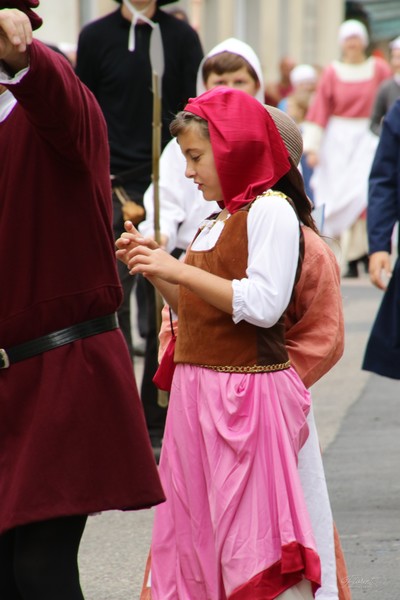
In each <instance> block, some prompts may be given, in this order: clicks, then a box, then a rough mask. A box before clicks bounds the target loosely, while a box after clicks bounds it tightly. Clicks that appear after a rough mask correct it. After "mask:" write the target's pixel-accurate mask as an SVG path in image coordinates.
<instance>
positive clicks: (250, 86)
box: [205, 67, 260, 96]
mask: <svg viewBox="0 0 400 600" xmlns="http://www.w3.org/2000/svg"><path fill="white" fill-rule="evenodd" d="M218 85H226V86H227V87H230V88H236V89H237V90H242V91H243V92H246V93H247V94H250V96H255V95H256V93H257V92H258V89H259V87H260V84H259V83H258V81H254V79H253V77H252V76H251V75H250V73H249V72H248V70H247V69H246V67H241V68H240V69H238V70H237V71H233V72H232V73H222V75H218V74H217V73H210V74H209V76H208V77H207V81H206V82H205V87H206V89H207V90H211V88H214V87H217V86H218Z"/></svg>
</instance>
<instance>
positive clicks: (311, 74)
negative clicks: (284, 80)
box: [289, 65, 318, 86]
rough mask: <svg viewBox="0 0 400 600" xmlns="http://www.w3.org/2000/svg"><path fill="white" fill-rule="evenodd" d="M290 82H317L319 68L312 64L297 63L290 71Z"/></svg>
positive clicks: (293, 83) (296, 83)
mask: <svg viewBox="0 0 400 600" xmlns="http://www.w3.org/2000/svg"><path fill="white" fill-rule="evenodd" d="M289 77H290V83H291V84H292V85H293V86H296V85H298V84H299V83H305V82H312V83H315V82H316V81H317V79H318V74H317V70H316V69H314V67H312V66H311V65H297V66H296V67H294V69H292V70H291V71H290V76H289Z"/></svg>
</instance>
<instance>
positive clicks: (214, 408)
mask: <svg viewBox="0 0 400 600" xmlns="http://www.w3.org/2000/svg"><path fill="white" fill-rule="evenodd" d="M309 408H310V395H309V393H308V391H307V390H306V389H305V388H304V386H303V384H302V382H301V381H300V379H299V377H298V375H297V374H296V372H295V371H294V370H293V369H288V370H285V371H279V372H275V373H262V374H238V373H233V374H228V373H217V372H214V371H211V370H209V369H203V368H200V367H194V366H191V365H177V368H176V371H175V375H174V380H173V384H172V390H171V397H170V405H169V409H168V417H167V424H166V429H165V436H164V442H163V450H162V455H161V461H160V476H161V480H162V484H163V487H164V491H165V494H166V497H167V501H166V503H165V504H163V505H161V506H159V507H157V508H156V514H155V524H154V530H153V540H152V550H151V553H152V573H151V587H152V599H153V600H188V599H189V598H190V600H250V598H251V599H252V600H255V599H261V598H262V599H263V600H269V599H271V600H272V599H273V598H276V597H277V596H278V595H279V594H281V593H282V592H284V591H285V590H287V589H289V588H291V587H292V586H294V585H296V584H298V583H299V582H300V581H302V580H303V579H304V578H305V579H307V580H309V581H310V582H311V584H312V589H313V592H314V593H315V591H316V590H317V589H318V587H319V586H320V580H321V575H320V561H319V557H318V554H317V551H316V545H315V541H314V537H313V533H312V527H311V524H310V519H309V515H308V512H307V508H306V504H305V501H304V496H303V491H302V487H301V483H300V479H299V474H298V470H297V455H298V452H299V450H300V448H301V446H302V445H303V443H304V442H305V440H306V438H307V435H308V428H307V423H306V416H307V413H308V411H309Z"/></svg>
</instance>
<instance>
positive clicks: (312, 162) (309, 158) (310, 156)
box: [306, 150, 319, 169]
mask: <svg viewBox="0 0 400 600" xmlns="http://www.w3.org/2000/svg"><path fill="white" fill-rule="evenodd" d="M306 162H307V164H308V166H309V167H310V169H314V168H315V167H316V166H317V165H318V164H319V156H318V154H317V153H316V152H312V151H311V150H310V152H307V153H306Z"/></svg>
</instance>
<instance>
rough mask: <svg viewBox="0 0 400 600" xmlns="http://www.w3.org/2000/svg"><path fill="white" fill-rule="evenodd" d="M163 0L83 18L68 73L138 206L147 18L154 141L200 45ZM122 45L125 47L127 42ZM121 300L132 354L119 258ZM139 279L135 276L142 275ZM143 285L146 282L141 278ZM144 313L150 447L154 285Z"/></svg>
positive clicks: (193, 72) (147, 178)
mask: <svg viewBox="0 0 400 600" xmlns="http://www.w3.org/2000/svg"><path fill="white" fill-rule="evenodd" d="M170 2H171V0H158V1H157V0H122V1H121V0H120V3H121V6H120V7H119V8H118V9H117V10H116V11H114V12H112V13H111V14H108V15H106V16H104V17H102V18H100V19H98V20H96V21H94V22H92V23H89V24H88V25H86V26H85V27H84V28H83V29H82V31H81V33H80V36H79V40H78V50H77V65H76V72H77V74H78V76H79V77H80V79H81V80H82V81H83V82H84V83H85V84H86V85H87V86H88V87H89V88H90V89H91V90H92V92H93V93H94V95H95V96H96V98H97V100H98V102H99V104H100V106H101V108H102V110H103V113H104V116H105V119H106V121H107V126H108V138H109V145H110V154H111V159H110V172H111V174H113V175H115V176H117V177H118V178H119V181H121V182H122V183H123V186H124V188H125V190H126V192H127V193H128V194H129V196H130V197H131V198H132V199H133V200H135V201H136V202H137V203H138V204H139V205H143V201H142V197H143V194H144V192H145V190H146V189H147V187H148V186H149V184H150V182H151V172H152V120H153V114H152V110H153V108H152V107H153V94H152V72H151V64H150V55H149V44H150V36H151V34H152V22H154V23H158V24H159V26H160V32H161V37H162V42H163V49H164V62H165V69H164V75H163V78H162V130H161V132H162V133H161V135H162V148H164V146H165V145H166V144H167V142H168V141H169V140H170V133H169V123H170V121H171V120H172V119H173V117H174V115H175V114H176V112H178V111H179V110H181V109H182V108H183V106H184V105H185V104H186V102H187V100H188V99H189V98H190V97H194V96H196V76H197V70H198V67H199V64H200V61H201V59H202V57H203V51H202V47H201V43H200V39H199V37H198V35H197V33H196V32H195V30H194V29H193V28H192V27H191V26H190V25H188V24H187V23H185V22H184V21H181V20H179V19H176V18H175V17H174V16H172V15H170V14H167V13H166V12H164V11H162V10H161V9H160V8H159V7H160V5H164V4H169V3H170ZM129 45H130V48H131V49H129ZM123 222H124V218H123V216H122V212H121V205H120V203H119V201H118V199H117V198H116V197H114V233H115V237H116V238H118V237H119V236H120V235H121V233H122V232H123V231H124V227H123ZM118 268H119V274H120V278H121V282H122V285H123V287H124V302H123V304H122V306H121V308H120V310H119V320H120V325H121V329H122V331H123V333H124V335H125V338H126V340H127V343H128V347H129V350H130V352H131V355H132V356H133V345H132V339H131V322H130V293H131V289H132V277H130V276H129V274H128V273H127V271H126V268H124V266H123V265H122V263H119V265H118ZM142 284H143V282H142ZM144 285H146V283H145V284H144ZM146 312H147V316H148V323H147V332H146V335H147V339H146V357H145V367H144V375H143V381H142V385H141V397H142V402H143V406H144V410H145V414H146V420H147V426H148V429H149V433H150V437H151V439H152V443H153V447H158V446H159V444H160V439H161V438H162V435H163V430H164V423H165V417H166V408H162V407H160V406H158V403H157V389H156V387H155V386H154V384H153V382H152V378H153V375H154V373H155V371H156V369H157V366H158V363H157V333H158V332H157V331H156V319H155V301H154V291H153V288H152V286H151V285H146Z"/></svg>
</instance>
